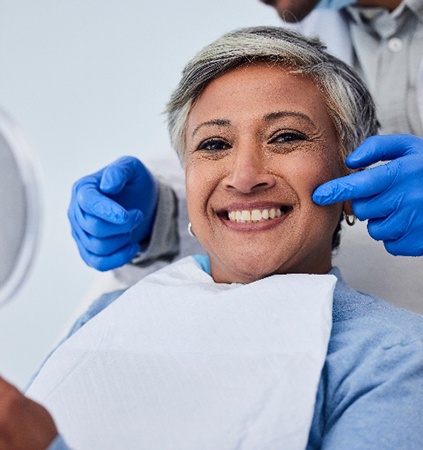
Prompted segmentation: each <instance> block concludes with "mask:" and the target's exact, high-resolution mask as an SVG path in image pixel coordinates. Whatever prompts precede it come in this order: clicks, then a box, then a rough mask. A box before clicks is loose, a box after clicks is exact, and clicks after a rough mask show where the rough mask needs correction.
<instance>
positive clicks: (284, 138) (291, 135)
mask: <svg viewBox="0 0 423 450" xmlns="http://www.w3.org/2000/svg"><path fill="white" fill-rule="evenodd" d="M305 140H307V136H305V135H304V134H302V133H299V132H296V131H284V132H283V133H279V134H277V135H276V136H275V137H274V138H272V139H271V140H270V143H271V144H278V143H281V144H283V143H285V142H294V141H305Z"/></svg>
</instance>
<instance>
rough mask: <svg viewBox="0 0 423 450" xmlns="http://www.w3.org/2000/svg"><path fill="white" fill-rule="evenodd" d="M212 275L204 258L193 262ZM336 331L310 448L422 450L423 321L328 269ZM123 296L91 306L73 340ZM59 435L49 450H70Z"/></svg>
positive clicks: (106, 298) (108, 297) (77, 325)
mask: <svg viewBox="0 0 423 450" xmlns="http://www.w3.org/2000/svg"><path fill="white" fill-rule="evenodd" d="M194 258H195V260H196V261H197V263H198V264H199V265H200V267H201V268H202V269H203V270H204V271H205V272H207V273H210V262H209V260H208V258H207V256H202V255H201V256H195V257H194ZM330 273H332V274H334V275H336V276H337V278H338V282H337V285H336V289H335V293H334V303H333V327H332V333H331V338H330V342H329V348H328V353H327V356H326V362H325V366H324V368H323V371H322V375H321V378H320V383H319V388H318V392H317V398H316V405H315V411H314V417H313V423H312V426H311V430H310V437H309V442H308V446H307V449H309V450H311V449H334V450H344V449H345V450H355V449H357V450H363V449H366V450H371V449H374V450H383V449H386V450H388V449H389V450H390V449H395V450H401V449H404V450H414V449H416V450H421V449H423V427H422V420H423V419H422V418H423V317H422V316H420V315H418V314H414V313H412V312H409V311H406V310H402V309H399V308H395V307H393V306H391V305H389V304H388V303H386V302H384V301H383V300H380V299H377V298H375V297H373V296H370V295H366V294H362V293H359V292H357V291H355V290H353V289H352V288H350V287H349V286H348V285H347V284H346V283H344V281H343V280H342V277H341V274H340V272H339V270H337V269H336V268H335V269H332V270H331V272H330ZM122 292H123V291H116V292H113V293H110V294H106V295H103V296H102V297H100V298H99V299H98V300H96V301H95V302H94V303H93V304H92V305H91V307H90V308H89V309H88V311H87V312H86V313H85V314H84V315H82V316H81V317H80V318H79V319H78V321H77V322H76V323H75V325H74V326H73V327H72V329H71V330H70V332H69V334H68V336H67V337H69V336H71V335H72V334H73V333H75V332H76V331H77V330H78V329H79V328H81V327H82V326H83V325H84V324H85V323H87V322H88V321H89V320H90V319H91V318H92V317H94V316H95V315H96V314H98V313H100V312H101V311H102V310H103V309H104V308H106V307H107V306H108V305H110V304H111V303H112V302H113V301H114V300H116V298H118V297H119V296H120V295H121V294H122ZM67 449H68V447H67V446H66V444H65V443H64V441H63V440H62V439H61V437H60V436H58V437H57V439H56V440H55V441H54V442H53V444H52V445H51V446H50V447H49V450H67Z"/></svg>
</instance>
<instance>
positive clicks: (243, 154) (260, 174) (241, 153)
mask: <svg viewBox="0 0 423 450" xmlns="http://www.w3.org/2000/svg"><path fill="white" fill-rule="evenodd" d="M265 158H266V157H265V156H264V155H262V154H261V152H260V150H258V149H257V148H256V147H255V146H250V147H249V148H247V147H246V146H244V147H243V148H241V149H239V150H236V151H235V152H234V156H233V158H232V160H231V166H230V169H229V173H228V175H227V176H226V177H225V179H224V181H223V183H224V187H225V188H226V189H228V190H235V191H238V192H240V193H243V194H249V193H252V192H257V191H261V190H265V189H269V188H271V187H272V186H274V185H275V178H274V176H273V175H272V174H271V173H269V172H268V170H266V164H265Z"/></svg>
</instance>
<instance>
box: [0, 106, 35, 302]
mask: <svg viewBox="0 0 423 450" xmlns="http://www.w3.org/2000/svg"><path fill="white" fill-rule="evenodd" d="M39 222H40V202H39V184H38V178H37V176H36V161H35V158H34V155H33V153H32V152H31V150H30V148H29V146H28V145H27V143H26V141H25V138H24V136H23V135H22V133H21V131H20V130H19V128H18V126H17V125H16V123H15V122H13V121H12V120H11V119H10V118H9V117H8V116H7V115H6V114H5V113H4V112H3V111H2V110H0V305H1V304H3V303H4V302H6V301H7V300H9V299H10V298H11V297H12V295H13V294H14V293H15V292H16V291H17V289H18V288H19V287H20V286H21V284H22V282H23V281H24V279H25V276H26V275H27V273H28V270H29V267H30V265H31V262H32V261H33V259H34V255H35V249H36V244H37V241H38V234H39V225H40V224H39Z"/></svg>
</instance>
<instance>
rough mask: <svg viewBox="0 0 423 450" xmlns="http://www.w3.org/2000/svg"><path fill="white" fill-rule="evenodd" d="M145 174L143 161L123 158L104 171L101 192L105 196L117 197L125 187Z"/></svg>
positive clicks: (127, 157) (129, 157) (128, 157)
mask: <svg viewBox="0 0 423 450" xmlns="http://www.w3.org/2000/svg"><path fill="white" fill-rule="evenodd" d="M143 173H145V169H144V166H143V164H142V163H141V161H139V160H138V159H137V158H134V157H132V156H123V157H122V158H119V159H118V160H117V161H115V162H114V163H112V164H110V165H109V166H107V167H106V168H105V169H104V172H103V175H102V177H101V181H100V190H101V191H102V192H104V193H105V194H109V195H116V194H118V193H119V192H120V191H121V190H122V189H123V188H124V186H125V185H126V184H127V183H128V182H131V181H133V180H135V179H137V178H138V177H140V176H142V175H143Z"/></svg>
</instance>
